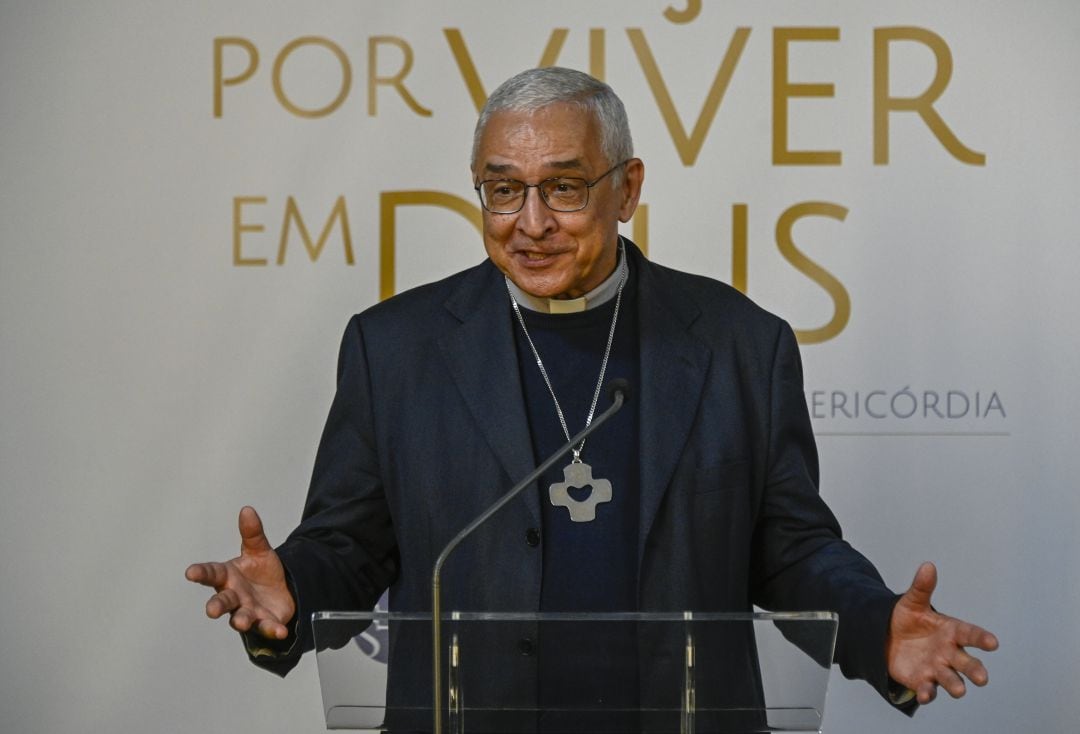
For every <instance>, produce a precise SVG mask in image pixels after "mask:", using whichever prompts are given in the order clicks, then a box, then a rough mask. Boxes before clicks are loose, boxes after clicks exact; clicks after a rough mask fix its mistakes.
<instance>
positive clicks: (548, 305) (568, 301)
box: [506, 237, 630, 313]
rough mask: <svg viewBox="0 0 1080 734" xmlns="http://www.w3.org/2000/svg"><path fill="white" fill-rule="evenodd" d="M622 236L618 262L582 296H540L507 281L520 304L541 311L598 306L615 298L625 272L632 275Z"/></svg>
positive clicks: (567, 311) (576, 310)
mask: <svg viewBox="0 0 1080 734" xmlns="http://www.w3.org/2000/svg"><path fill="white" fill-rule="evenodd" d="M623 250H624V248H623V243H622V237H620V238H619V246H618V263H617V264H616V265H615V270H614V271H612V273H611V275H609V276H608V277H607V278H606V279H605V280H604V282H603V283H601V284H600V285H598V286H596V287H595V288H593V289H592V290H591V291H589V292H588V293H586V294H585V295H583V296H581V297H580V298H538V297H536V296H534V295H531V294H529V293H526V292H525V291H523V290H521V288H518V286H517V284H516V283H514V281H512V280H510V279H509V278H507V280H506V283H507V285H508V286H509V287H510V292H511V293H512V294H513V296H514V300H515V301H517V302H518V305H519V306H522V307H523V308H527V309H529V310H530V311H539V312H540V313H580V312H581V311H587V310H589V309H590V308H596V307H597V306H602V305H603V304H605V303H607V302H608V301H610V300H611V299H612V298H614V297H615V296H616V295H617V294H618V292H619V283H621V282H622V278H623V274H624V273H625V274H626V277H628V278H629V277H630V263H629V262H628V260H627V257H626V254H625V252H624V251H623Z"/></svg>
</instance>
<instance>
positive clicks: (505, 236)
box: [473, 104, 644, 298]
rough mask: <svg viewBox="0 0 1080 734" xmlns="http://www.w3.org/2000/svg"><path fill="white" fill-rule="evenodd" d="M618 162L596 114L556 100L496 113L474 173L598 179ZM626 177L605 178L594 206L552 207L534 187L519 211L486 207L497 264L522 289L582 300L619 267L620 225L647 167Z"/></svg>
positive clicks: (487, 236)
mask: <svg viewBox="0 0 1080 734" xmlns="http://www.w3.org/2000/svg"><path fill="white" fill-rule="evenodd" d="M615 163H619V161H608V160H607V159H606V158H605V157H604V155H603V154H602V153H601V152H600V134H599V128H598V126H597V124H596V120H595V119H594V117H593V115H591V114H590V113H588V112H586V111H584V110H581V109H579V108H577V107H573V106H570V105H565V104H554V105H549V106H548V107H544V108H542V109H540V110H537V111H535V112H531V113H523V112H509V111H502V112H497V113H495V114H494V115H492V117H491V119H490V120H488V124H487V127H486V128H485V129H484V132H483V135H482V136H481V138H480V146H479V149H478V151H477V157H476V163H475V168H474V169H473V179H474V181H475V182H480V181H483V180H485V179H499V178H513V179H517V180H519V181H524V182H525V183H527V184H536V183H540V182H541V181H543V180H545V179H548V178H554V177H556V176H573V177H576V178H583V179H585V180H587V181H592V180H593V179H595V178H597V177H598V176H600V175H601V174H603V173H604V172H605V171H607V170H608V169H609V168H610V167H611V166H612V165H614V164H615ZM623 172H624V174H625V175H624V176H623V181H622V183H620V184H619V185H618V186H613V185H612V178H611V177H610V176H609V177H608V178H605V179H603V180H602V181H600V182H599V183H598V184H596V186H594V187H593V188H592V190H591V191H590V192H589V204H588V206H586V207H585V208H584V209H582V210H580V211H576V212H556V211H552V210H551V209H550V208H548V206H547V204H545V203H544V201H543V199H542V197H541V196H540V191H539V190H538V189H528V190H527V194H526V197H525V205H524V206H523V207H522V208H521V211H519V212H517V213H515V214H492V213H491V212H489V211H486V210H485V211H484V247H485V249H486V250H487V254H488V257H490V258H491V260H492V262H494V263H495V265H496V266H497V267H498V268H499V269H500V270H501V271H503V272H504V273H506V275H507V276H509V278H510V280H512V281H513V282H514V283H515V284H516V285H517V286H518V287H519V288H521V289H522V290H524V291H525V292H527V293H530V294H532V295H534V296H538V297H540V298H577V297H579V296H582V295H584V294H585V293H588V292H589V291H590V290H592V289H593V288H595V287H596V286H598V285H600V283H602V282H603V281H604V279H605V278H607V276H609V275H610V274H611V273H612V271H614V269H615V263H616V260H617V256H616V247H617V243H618V226H619V222H620V221H623V222H625V221H627V220H629V219H630V217H631V215H633V213H634V209H635V208H636V207H637V200H638V195H639V194H640V192H641V181H642V178H643V176H644V167H643V165H642V163H641V161H640V160H638V159H636V158H635V159H632V160H631V161H630V162H629V163H628V164H627V165H626V166H625V167H624V171H623Z"/></svg>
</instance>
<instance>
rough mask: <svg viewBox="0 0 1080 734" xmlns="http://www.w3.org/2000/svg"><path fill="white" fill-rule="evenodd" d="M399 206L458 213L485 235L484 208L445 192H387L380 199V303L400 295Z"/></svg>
mask: <svg viewBox="0 0 1080 734" xmlns="http://www.w3.org/2000/svg"><path fill="white" fill-rule="evenodd" d="M399 206H436V207H442V208H443V209H449V210H450V211H452V212H457V213H458V214H460V215H461V216H463V217H465V219H467V220H469V222H471V223H472V225H473V226H474V227H476V231H477V232H481V233H482V232H483V227H484V221H483V215H482V214H481V213H480V207H479V206H477V205H476V204H473V203H472V202H471V201H469V200H467V199H463V198H461V197H460V196H457V195H455V194H449V193H447V192H445V191H383V192H382V193H381V194H380V195H379V300H386V299H387V298H389V297H390V296H392V295H394V293H395V292H396V288H397V285H396V283H395V279H396V275H397V273H396V260H397V258H396V253H397V208H398V207H399Z"/></svg>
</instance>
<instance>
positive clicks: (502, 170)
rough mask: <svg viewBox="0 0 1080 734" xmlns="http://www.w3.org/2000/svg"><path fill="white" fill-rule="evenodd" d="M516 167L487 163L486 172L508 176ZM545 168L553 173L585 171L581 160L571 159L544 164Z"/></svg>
mask: <svg viewBox="0 0 1080 734" xmlns="http://www.w3.org/2000/svg"><path fill="white" fill-rule="evenodd" d="M515 168H516V166H514V165H512V164H510V163H486V164H485V165H484V170H485V171H488V172H490V173H498V174H504V175H505V174H507V173H511V172H512V171H514V169H515ZM544 168H550V169H551V170H553V171H566V170H575V171H584V170H585V167H584V166H583V165H582V162H581V159H580V158H571V159H570V160H567V161H549V162H547V163H545V164H544Z"/></svg>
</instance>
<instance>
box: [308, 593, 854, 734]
mask: <svg viewBox="0 0 1080 734" xmlns="http://www.w3.org/2000/svg"><path fill="white" fill-rule="evenodd" d="M312 624H313V626H314V633H315V644H316V650H317V651H318V652H317V659H318V667H319V678H320V682H321V686H322V697H323V708H324V711H325V714H326V726H327V728H328V729H357V730H366V731H384V732H395V733H404V732H431V731H433V730H434V716H433V712H432V688H431V686H432V679H433V677H434V675H433V666H432V650H431V646H432V625H431V616H430V615H423V614H396V613H387V612H370V613H353V612H319V613H317V614H315V615H313V618H312ZM836 627H837V617H836V615H835V614H832V613H829V612H811V613H800V614H719V613H713V614H709V613H689V612H687V613H659V614H645V613H642V614H629V613H628V614H621V613H620V614H509V613H505V614H504V613H464V612H452V613H448V614H444V615H443V621H442V627H441V642H442V646H443V647H444V651H443V653H442V667H441V670H442V671H443V673H442V674H441V679H442V688H443V692H442V696H441V708H442V712H441V720H440V722H439V725H440V728H441V731H442V732H445V733H446V734H466V733H468V734H472V733H474V732H475V733H476V734H510V733H512V732H530V733H531V732H536V733H538V734H539V733H540V732H551V733H552V734H581V733H583V732H590V733H596V734H617V733H618V734H631V733H633V734H644V733H645V732H650V733H655V734H691V733H694V732H697V733H699V734H751V733H757V732H819V731H821V727H822V717H823V714H824V703H825V692H826V688H827V686H828V682H829V668H830V665H831V661H832V656H833V646H834V643H835V639H836Z"/></svg>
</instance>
